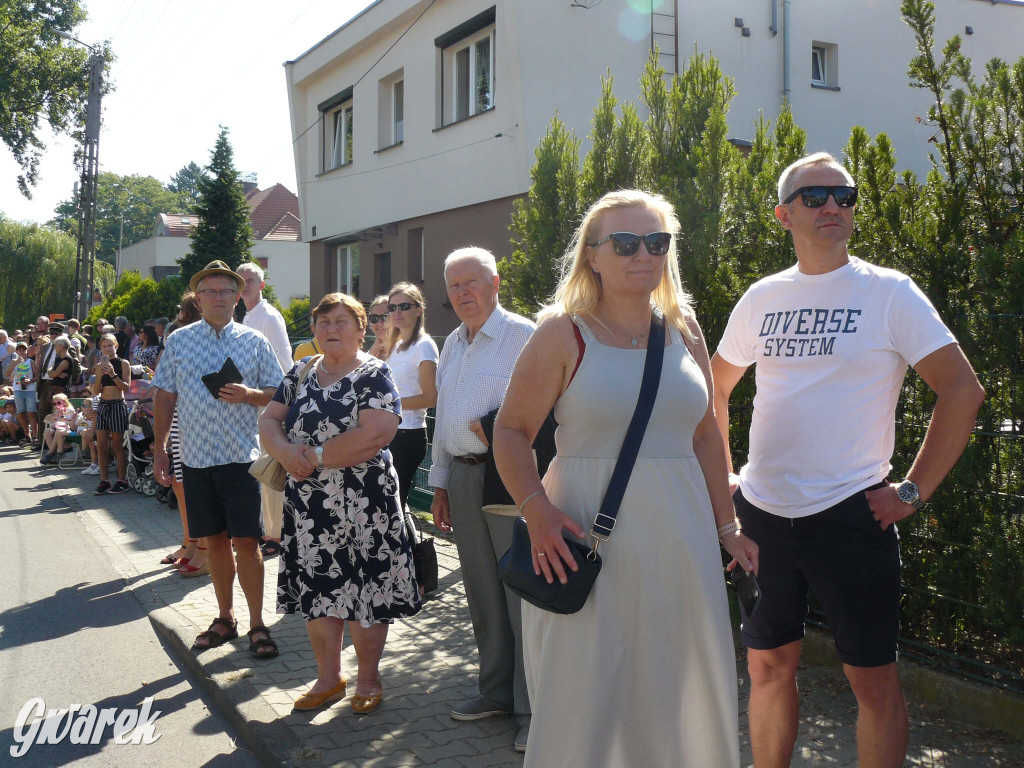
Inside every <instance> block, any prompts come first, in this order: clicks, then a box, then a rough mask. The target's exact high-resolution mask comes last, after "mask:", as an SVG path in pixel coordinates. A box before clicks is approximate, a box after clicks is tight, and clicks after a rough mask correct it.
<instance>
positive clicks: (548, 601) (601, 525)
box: [498, 309, 665, 614]
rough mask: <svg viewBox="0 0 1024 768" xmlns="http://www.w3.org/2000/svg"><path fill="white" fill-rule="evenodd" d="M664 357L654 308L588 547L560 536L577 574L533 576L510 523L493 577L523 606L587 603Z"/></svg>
mask: <svg viewBox="0 0 1024 768" xmlns="http://www.w3.org/2000/svg"><path fill="white" fill-rule="evenodd" d="M664 357H665V318H664V316H663V315H662V314H661V312H660V310H657V309H656V310H654V312H653V313H652V315H651V331H650V337H649V339H648V344H647V355H646V357H645V359H644V375H643V379H642V380H641V382H640V396H639V397H638V398H637V402H636V409H635V410H634V411H633V418H632V419H631V420H630V422H629V428H628V429H627V430H626V437H625V438H624V439H623V441H622V450H620V451H619V458H618V460H617V461H616V462H615V469H614V471H613V472H612V477H611V480H609V481H608V489H607V490H606V491H605V494H604V500H603V501H602V502H601V509H600V511H599V512H598V513H597V517H595V518H594V524H593V525H592V526H591V528H590V535H591V536H592V537H593V539H594V546H593V547H588V546H587V545H586V544H583V543H581V542H579V541H577V540H576V539H574V538H570V537H568V536H564V537H563V538H564V539H565V543H566V544H567V545H568V547H569V551H570V552H571V553H572V556H573V559H574V560H575V561H576V564H577V565H578V566H579V570H576V571H573V570H570V569H569V568H566V569H565V570H566V576H567V578H568V580H567V582H566V583H565V584H562V583H561V582H560V581H559V580H558V579H557V578H556V579H555V580H554V583H552V584H548V582H547V579H545V578H544V576H543V575H540V576H538V575H537V574H536V573H535V572H534V570H533V552H532V548H531V544H530V533H529V530H528V529H527V527H526V519H525V518H522V517H520V518H519V519H517V520H516V521H515V523H514V524H513V527H512V544H511V546H509V548H508V551H507V552H505V554H504V555H502V558H501V560H500V561H499V562H498V575H499V576H500V577H501V580H502V581H503V582H505V584H507V585H508V587H509V589H511V590H512V591H513V592H515V593H516V594H517V595H519V597H521V598H522V599H523V600H525V601H526V602H528V603H531V604H533V605H536V606H537V607H538V608H543V609H544V610H546V611H551V612H552V613H560V614H569V613H576V612H577V611H579V610H580V608H582V607H583V606H584V604H585V603H586V602H587V597H588V596H589V595H590V590H591V589H592V588H593V586H594V582H595V581H596V580H597V574H599V573H600V572H601V556H600V555H599V554H598V553H597V548H598V547H599V546H601V542H603V541H608V538H609V537H610V536H611V535H612V529H614V528H615V517H616V515H618V513H619V505H620V504H621V503H622V497H623V496H624V495H625V493H626V486H627V485H628V484H629V476H630V475H631V474H632V473H633V465H634V464H635V463H636V457H637V455H638V454H639V453H640V444H641V443H642V442H643V439H644V433H645V432H646V431H647V423H648V422H649V421H650V418H651V412H652V411H653V410H654V400H655V398H656V397H657V396H658V385H659V383H660V382H661V364H662V360H663V359H664Z"/></svg>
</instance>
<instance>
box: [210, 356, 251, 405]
mask: <svg viewBox="0 0 1024 768" xmlns="http://www.w3.org/2000/svg"><path fill="white" fill-rule="evenodd" d="M241 383H242V374H241V373H239V372H238V366H236V365H235V361H234V360H232V359H231V358H230V357H229V358H228V359H227V360H225V361H224V365H222V366H221V367H220V370H219V371H217V372H216V373H208V374H206V375H205V376H203V384H205V385H206V388H207V389H208V390H210V394H211V395H213V397H214V399H215V400H219V399H220V388H221V387H223V386H224V385H225V384H241Z"/></svg>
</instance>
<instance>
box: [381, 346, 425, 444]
mask: <svg viewBox="0 0 1024 768" xmlns="http://www.w3.org/2000/svg"><path fill="white" fill-rule="evenodd" d="M424 361H430V362H432V363H434V364H435V365H436V364H437V344H435V343H434V340H433V339H432V338H430V337H429V336H420V338H419V339H418V340H417V341H415V342H414V343H413V344H412V345H411V346H410V347H409V348H408V349H404V350H401V351H399V349H398V348H397V347H396V348H395V351H394V352H392V353H391V356H390V357H389V358H388V365H389V366H391V373H392V375H393V376H394V378H395V386H397V387H398V394H399V396H401V397H402V398H406V397H413V396H415V395H422V394H423V387H421V386H420V363H422V362H424ZM425 426H427V409H426V408H416V409H415V410H409V409H407V408H404V407H403V408H402V424H401V426H400V427H399V429H423V428H424V427H425Z"/></svg>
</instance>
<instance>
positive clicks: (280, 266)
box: [120, 237, 309, 306]
mask: <svg viewBox="0 0 1024 768" xmlns="http://www.w3.org/2000/svg"><path fill="white" fill-rule="evenodd" d="M191 246H192V240H191V238H188V237H151V238H149V239H148V240H142V241H141V242H138V243H135V244H134V245H129V246H128V247H126V248H123V249H122V250H121V261H120V269H121V272H122V273H124V272H128V271H132V270H134V271H136V272H138V273H139V274H141V275H142V276H143V277H153V267H177V266H178V259H180V258H182V257H183V256H185V254H187V253H188V251H189V248H190V247H191ZM252 256H253V258H254V259H256V258H260V257H265V258H266V259H267V276H266V280H267V282H268V283H269V284H270V285H271V286H273V288H274V292H275V293H276V294H277V298H278V299H279V300H280V302H281V304H282V305H283V306H288V304H289V303H290V302H291V300H292V299H293V298H305V297H306V296H308V295H309V244H308V243H296V242H289V241H287V240H257V241H256V243H255V245H253V248H252Z"/></svg>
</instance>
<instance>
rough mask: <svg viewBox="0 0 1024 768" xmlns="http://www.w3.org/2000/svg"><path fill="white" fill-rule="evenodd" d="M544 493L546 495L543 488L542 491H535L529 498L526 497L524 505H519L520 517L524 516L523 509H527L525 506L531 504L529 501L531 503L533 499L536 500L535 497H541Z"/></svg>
mask: <svg viewBox="0 0 1024 768" xmlns="http://www.w3.org/2000/svg"><path fill="white" fill-rule="evenodd" d="M543 493H544V489H543V488H541V489H540V490H539V491H534V492H533V493H531V494H530V495H529V496H527V497H526V498H525V499H523V503H522V504H520V505H519V514H520V515H522V514H523V507H525V506H526V504H527V502H529V501H530V499H532V498H534V497H536V496H540V495H542V494H543Z"/></svg>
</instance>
